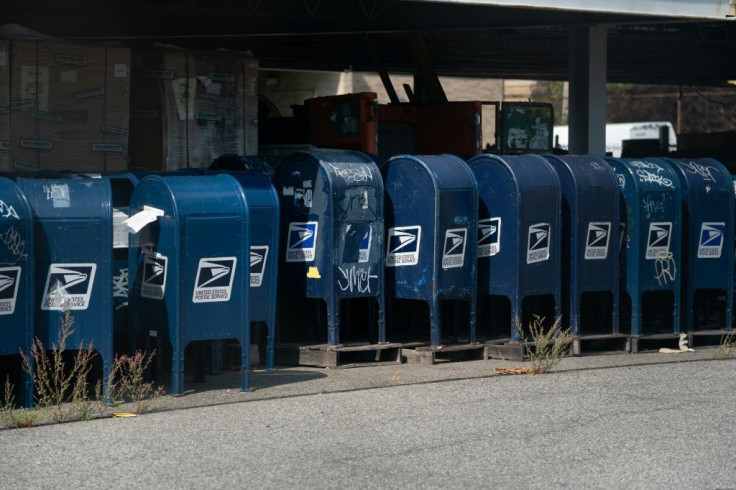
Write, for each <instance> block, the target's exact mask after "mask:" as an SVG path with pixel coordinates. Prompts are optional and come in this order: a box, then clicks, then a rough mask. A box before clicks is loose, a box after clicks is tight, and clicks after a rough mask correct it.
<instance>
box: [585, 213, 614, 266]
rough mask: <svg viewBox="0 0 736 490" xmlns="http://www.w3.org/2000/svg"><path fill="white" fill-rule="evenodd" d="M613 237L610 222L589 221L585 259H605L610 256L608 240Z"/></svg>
mask: <svg viewBox="0 0 736 490" xmlns="http://www.w3.org/2000/svg"><path fill="white" fill-rule="evenodd" d="M610 238H611V223H610V222H590V223H588V237H587V238H586V240H585V260H604V259H606V258H607V257H608V242H609V239H610Z"/></svg>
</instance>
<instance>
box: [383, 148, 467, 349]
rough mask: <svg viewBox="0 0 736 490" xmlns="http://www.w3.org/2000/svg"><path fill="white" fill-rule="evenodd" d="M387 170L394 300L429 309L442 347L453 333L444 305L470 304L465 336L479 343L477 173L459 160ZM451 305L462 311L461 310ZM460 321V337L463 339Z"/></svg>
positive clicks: (426, 160) (409, 159)
mask: <svg viewBox="0 0 736 490" xmlns="http://www.w3.org/2000/svg"><path fill="white" fill-rule="evenodd" d="M381 171H382V173H383V178H384V185H385V189H386V228H387V230H388V231H387V235H386V236H387V238H386V295H387V297H388V298H394V299H399V300H418V301H422V302H425V303H426V304H428V306H429V326H430V341H431V345H432V347H438V346H440V345H442V340H443V335H444V336H445V337H447V334H448V333H449V332H443V331H442V323H443V322H442V320H443V318H442V317H443V316H446V315H443V314H442V312H441V310H440V302H441V301H446V300H461V301H464V302H466V303H467V310H466V312H467V315H466V317H467V323H468V332H467V337H465V336H464V335H463V338H467V339H468V341H469V342H471V343H473V342H475V307H476V304H475V303H476V301H475V299H476V292H477V283H476V251H475V247H473V246H472V244H473V243H475V242H476V235H477V219H478V186H477V184H476V182H475V178H474V177H473V173H472V172H471V171H470V168H469V167H468V165H467V164H466V163H465V162H464V161H463V160H461V159H460V158H458V157H455V156H453V155H437V156H425V155H422V156H412V155H400V156H395V157H392V158H390V159H389V160H388V161H387V162H386V163H384V164H383V166H382V167H381ZM468 244H470V245H468ZM447 304H448V306H450V305H452V303H447ZM455 304H456V303H455ZM451 308H454V309H456V311H458V312H459V311H460V310H459V309H458V308H456V306H454V305H453V306H452V307H451ZM458 316H459V313H458ZM395 323H397V322H394V324H395ZM458 323H459V322H457V321H456V322H455V324H454V331H453V335H452V336H453V338H460V335H459V332H458V327H459V325H458ZM393 327H395V325H392V328H393Z"/></svg>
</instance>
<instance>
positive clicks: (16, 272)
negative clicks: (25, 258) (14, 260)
mask: <svg viewBox="0 0 736 490" xmlns="http://www.w3.org/2000/svg"><path fill="white" fill-rule="evenodd" d="M19 283H20V267H0V315H12V314H13V312H14V311H15V302H16V299H17V298H18V284H19Z"/></svg>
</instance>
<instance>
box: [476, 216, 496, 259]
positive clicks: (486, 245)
mask: <svg viewBox="0 0 736 490" xmlns="http://www.w3.org/2000/svg"><path fill="white" fill-rule="evenodd" d="M500 251H501V218H486V219H482V220H480V221H478V257H479V258H480V257H492V256H494V255H496V254H497V253H499V252H500Z"/></svg>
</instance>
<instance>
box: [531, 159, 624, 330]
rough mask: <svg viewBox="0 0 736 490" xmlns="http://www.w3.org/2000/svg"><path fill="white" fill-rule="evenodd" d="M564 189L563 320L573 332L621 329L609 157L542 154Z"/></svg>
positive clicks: (615, 200)
mask: <svg viewBox="0 0 736 490" xmlns="http://www.w3.org/2000/svg"><path fill="white" fill-rule="evenodd" d="M544 158H545V159H546V160H547V161H548V162H549V163H551V164H552V167H553V168H554V169H555V171H556V172H557V176H558V177H559V179H560V189H561V191H562V221H561V224H562V226H561V230H560V231H561V234H560V235H561V253H562V255H561V264H562V274H561V277H562V291H561V296H562V324H563V326H565V327H569V328H570V329H571V332H572V333H573V334H575V335H580V336H589V335H595V334H618V294H619V281H618V268H619V263H618V255H619V248H620V243H619V235H620V229H619V222H620V219H619V200H620V196H619V190H618V182H617V180H616V175H615V174H614V173H613V170H612V169H611V167H610V165H608V164H607V163H606V161H605V160H603V159H600V158H597V157H594V156H564V157H562V156H560V157H558V156H554V155H544Z"/></svg>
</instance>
